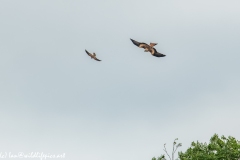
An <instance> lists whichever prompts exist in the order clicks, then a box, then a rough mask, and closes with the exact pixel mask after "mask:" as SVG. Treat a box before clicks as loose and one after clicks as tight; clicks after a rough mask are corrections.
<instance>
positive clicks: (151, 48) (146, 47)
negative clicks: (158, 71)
mask: <svg viewBox="0 0 240 160" xmlns="http://www.w3.org/2000/svg"><path fill="white" fill-rule="evenodd" d="M130 40H131V41H132V42H133V44H135V45H136V46H138V47H139V48H143V49H144V52H150V53H151V54H152V55H153V56H155V57H165V56H166V55H164V54H162V53H159V52H157V50H156V49H155V48H154V46H156V45H157V43H150V44H149V45H148V44H146V43H142V42H138V41H135V40H133V39H131V38H130Z"/></svg>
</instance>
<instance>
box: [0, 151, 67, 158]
mask: <svg viewBox="0 0 240 160" xmlns="http://www.w3.org/2000/svg"><path fill="white" fill-rule="evenodd" d="M65 156H66V155H65V153H62V154H50V153H47V154H46V153H43V152H30V153H24V152H18V153H12V152H0V159H18V158H19V159H25V158H36V159H39V160H46V159H64V158H65Z"/></svg>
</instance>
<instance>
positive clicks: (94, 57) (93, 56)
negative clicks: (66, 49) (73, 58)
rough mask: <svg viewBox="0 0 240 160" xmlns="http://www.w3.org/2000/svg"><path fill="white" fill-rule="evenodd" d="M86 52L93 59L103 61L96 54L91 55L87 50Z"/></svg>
mask: <svg viewBox="0 0 240 160" xmlns="http://www.w3.org/2000/svg"><path fill="white" fill-rule="evenodd" d="M85 52H86V53H87V54H88V55H89V56H90V57H91V58H93V59H95V60H96V61H101V60H99V59H97V57H96V54H95V53H93V54H91V53H89V52H88V51H87V50H85Z"/></svg>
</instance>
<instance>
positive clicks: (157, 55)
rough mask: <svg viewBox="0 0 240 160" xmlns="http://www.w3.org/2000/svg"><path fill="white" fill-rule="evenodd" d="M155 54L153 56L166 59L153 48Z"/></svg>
mask: <svg viewBox="0 0 240 160" xmlns="http://www.w3.org/2000/svg"><path fill="white" fill-rule="evenodd" d="M153 50H154V52H153V53H152V55H153V56H155V57H165V56H166V55H164V54H162V53H159V52H157V50H156V49H155V48H153Z"/></svg>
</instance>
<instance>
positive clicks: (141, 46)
mask: <svg viewBox="0 0 240 160" xmlns="http://www.w3.org/2000/svg"><path fill="white" fill-rule="evenodd" d="M130 39H131V38H130ZM131 41H132V42H133V44H135V45H136V46H138V47H140V48H144V49H145V48H147V47H149V45H148V44H146V43H142V42H138V41H135V40H133V39H131Z"/></svg>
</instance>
